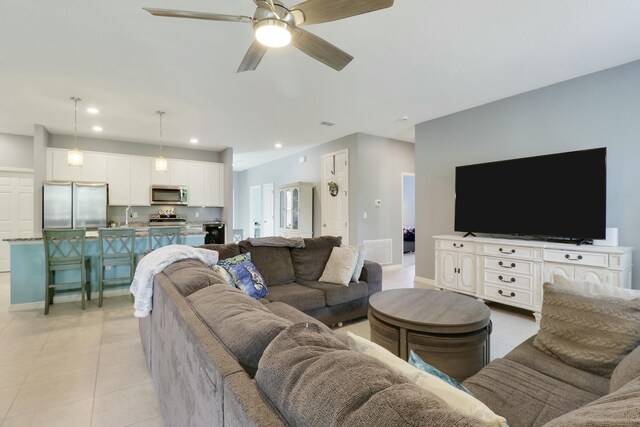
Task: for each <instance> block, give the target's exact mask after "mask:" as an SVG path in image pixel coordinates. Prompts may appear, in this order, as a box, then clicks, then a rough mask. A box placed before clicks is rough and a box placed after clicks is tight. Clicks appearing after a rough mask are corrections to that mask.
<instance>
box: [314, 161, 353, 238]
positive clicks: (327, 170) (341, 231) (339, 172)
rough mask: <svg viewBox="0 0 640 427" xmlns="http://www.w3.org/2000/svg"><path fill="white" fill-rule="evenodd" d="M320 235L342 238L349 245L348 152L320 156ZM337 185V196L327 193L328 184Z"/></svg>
mask: <svg viewBox="0 0 640 427" xmlns="http://www.w3.org/2000/svg"><path fill="white" fill-rule="evenodd" d="M321 161H322V184H321V185H320V190H319V191H320V194H321V200H322V235H323V236H325V235H329V236H342V243H343V244H349V151H348V150H342V151H338V152H335V153H329V154H325V155H324V156H322V159H321ZM330 182H335V183H336V184H338V194H337V195H335V196H334V195H331V194H330V193H329V183H330Z"/></svg>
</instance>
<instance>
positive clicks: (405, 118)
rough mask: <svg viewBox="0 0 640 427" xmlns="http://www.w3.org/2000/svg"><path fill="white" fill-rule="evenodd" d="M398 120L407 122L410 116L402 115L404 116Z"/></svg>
mask: <svg viewBox="0 0 640 427" xmlns="http://www.w3.org/2000/svg"><path fill="white" fill-rule="evenodd" d="M398 120H399V121H401V122H406V121H407V120H409V117H407V116H402V117H400V118H399V119H398Z"/></svg>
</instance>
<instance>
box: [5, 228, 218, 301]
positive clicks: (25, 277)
mask: <svg viewBox="0 0 640 427" xmlns="http://www.w3.org/2000/svg"><path fill="white" fill-rule="evenodd" d="M97 235H98V232H97V231H93V232H92V231H87V237H86V243H85V254H86V255H87V256H88V257H90V259H91V268H90V271H89V272H88V276H89V280H90V282H91V298H92V299H93V298H97V295H98V271H99V268H100V267H99V266H100V252H99V247H98V236H97ZM204 236H205V233H204V232H202V231H197V232H195V231H191V232H189V231H187V232H183V233H182V234H181V236H180V241H179V243H180V244H183V245H190V246H199V245H202V244H204ZM5 241H6V242H8V243H9V245H10V253H11V307H10V310H11V311H16V310H30V309H33V308H42V307H44V295H45V261H44V245H43V243H42V238H41V237H39V238H16V239H5ZM148 249H149V237H148V235H147V232H146V230H145V229H140V228H137V229H136V244H135V253H136V255H143V254H144V253H145V252H147V250H148ZM118 268H122V269H124V270H122V272H123V273H124V274H126V270H128V267H124V266H118ZM79 275H80V273H79V271H78V270H75V271H64V272H58V273H56V282H64V281H77V280H79V279H78V278H79ZM106 275H108V277H112V276H114V275H118V276H121V275H123V274H122V273H121V272H120V270H115V269H112V270H111V271H109V270H107V271H106ZM128 293H129V291H128V288H126V287H125V286H123V287H122V288H121V289H120V288H116V289H107V290H105V297H108V296H109V295H111V296H113V295H126V294H128ZM73 300H80V293H79V292H78V293H68V294H64V295H62V296H59V297H58V296H56V297H55V299H54V303H56V302H64V301H73ZM105 303H106V300H105Z"/></svg>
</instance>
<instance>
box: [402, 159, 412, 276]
mask: <svg viewBox="0 0 640 427" xmlns="http://www.w3.org/2000/svg"><path fill="white" fill-rule="evenodd" d="M407 176H412V177H413V180H414V192H413V201H414V209H415V200H416V194H415V179H416V174H415V173H414V172H401V173H400V206H401V213H400V224H401V225H400V236H401V238H400V241H401V242H402V248H403V249H402V264H404V230H403V228H402V227H404V226H405V225H407V224H404V209H405V206H404V178H405V177H407ZM415 216H416V215H415V212H414V217H415ZM413 226H414V227H415V226H416V225H415V224H413ZM414 244H415V242H414ZM413 253H414V254H415V251H414V252H413Z"/></svg>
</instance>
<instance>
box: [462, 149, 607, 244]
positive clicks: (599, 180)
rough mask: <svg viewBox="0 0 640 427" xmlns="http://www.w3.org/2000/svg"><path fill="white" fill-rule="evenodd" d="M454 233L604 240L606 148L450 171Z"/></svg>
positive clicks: (505, 161) (472, 166) (484, 164)
mask: <svg viewBox="0 0 640 427" xmlns="http://www.w3.org/2000/svg"><path fill="white" fill-rule="evenodd" d="M455 196H456V199H455V230H456V231H460V232H477V233H487V234H511V235H521V236H534V237H545V238H549V237H551V238H562V239H575V240H591V239H604V238H605V232H606V213H607V149H606V148H596V149H591V150H583V151H573V152H569V153H560V154H551V155H546V156H537V157H527V158H522V159H514V160H504V161H499V162H491V163H482V164H476V165H468V166H458V167H457V168H456V195H455Z"/></svg>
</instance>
